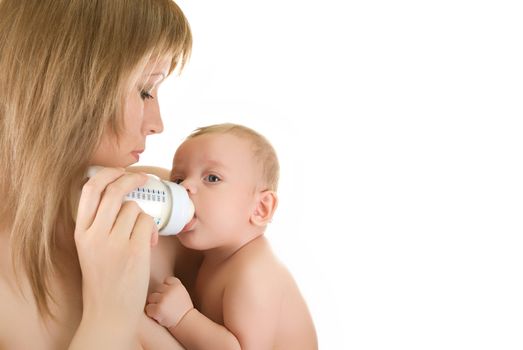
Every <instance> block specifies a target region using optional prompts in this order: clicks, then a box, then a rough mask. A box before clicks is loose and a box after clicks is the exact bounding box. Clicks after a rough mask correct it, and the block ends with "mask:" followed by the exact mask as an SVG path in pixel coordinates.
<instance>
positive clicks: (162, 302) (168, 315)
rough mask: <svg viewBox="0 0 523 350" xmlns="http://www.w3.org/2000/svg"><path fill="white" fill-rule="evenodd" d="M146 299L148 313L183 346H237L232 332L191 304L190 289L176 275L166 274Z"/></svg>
mask: <svg viewBox="0 0 523 350" xmlns="http://www.w3.org/2000/svg"><path fill="white" fill-rule="evenodd" d="M147 302H148V304H147V306H146V307H145V311H146V312H147V315H149V316H150V317H152V318H154V319H155V320H156V321H157V322H158V323H160V324H161V325H162V326H164V327H166V328H167V329H168V330H169V331H170V332H171V334H172V335H173V336H174V337H176V339H177V340H178V341H179V342H180V343H182V344H183V346H184V347H185V348H187V349H189V350H190V349H213V350H219V349H226V350H234V349H240V344H239V343H238V340H237V339H236V337H235V336H234V334H232V333H231V332H230V331H229V330H227V328H225V327H224V326H222V325H219V324H217V323H215V322H213V321H212V320H210V319H209V318H207V317H206V316H204V315H203V314H201V313H200V312H198V311H197V310H196V309H195V308H194V307H193V304H192V301H191V298H190V296H189V293H188V292H187V290H186V289H185V287H184V286H183V285H182V284H181V282H180V280H178V279H177V278H175V277H168V278H167V279H166V280H165V283H164V284H163V285H162V286H160V287H159V289H158V290H157V291H156V292H154V293H151V294H150V295H149V297H148V298H147Z"/></svg>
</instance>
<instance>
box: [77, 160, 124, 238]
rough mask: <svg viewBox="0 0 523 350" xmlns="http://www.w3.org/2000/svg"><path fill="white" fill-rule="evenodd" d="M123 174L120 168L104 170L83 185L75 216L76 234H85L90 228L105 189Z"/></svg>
mask: <svg viewBox="0 0 523 350" xmlns="http://www.w3.org/2000/svg"><path fill="white" fill-rule="evenodd" d="M124 173H125V171H124V169H122V168H104V169H102V170H100V171H99V172H98V173H97V174H96V175H94V176H93V177H91V178H90V179H89V180H88V181H87V182H86V183H85V184H84V186H83V188H82V194H81V196H80V201H79V203H78V211H77V214H76V229H77V232H85V231H87V230H88V229H89V228H90V227H91V225H92V224H93V221H94V219H95V217H96V212H97V210H98V207H99V204H100V199H101V197H102V193H103V192H104V190H105V188H106V187H107V185H108V184H110V183H112V182H114V181H116V179H118V178H119V177H121V176H122V175H123V174H124Z"/></svg>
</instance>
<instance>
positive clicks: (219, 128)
mask: <svg viewBox="0 0 523 350" xmlns="http://www.w3.org/2000/svg"><path fill="white" fill-rule="evenodd" d="M206 134H232V135H235V136H238V137H241V138H245V139H247V140H249V141H250V142H251V145H252V151H253V155H254V157H255V158H256V160H257V161H258V162H259V163H260V165H261V170H262V174H261V175H262V181H263V182H264V185H265V186H266V189H267V190H271V191H276V190H277V189H278V180H279V177H280V165H279V162H278V157H277V156H276V151H275V150H274V147H272V145H271V144H270V142H269V141H268V140H267V139H266V138H265V137H264V136H263V135H261V134H260V133H258V132H256V131H254V130H253V129H251V128H248V127H246V126H243V125H239V124H232V123H223V124H215V125H209V126H204V127H200V128H198V129H196V130H194V131H193V132H192V133H191V134H190V135H189V136H188V137H187V140H189V139H193V138H195V137H198V136H201V135H206Z"/></svg>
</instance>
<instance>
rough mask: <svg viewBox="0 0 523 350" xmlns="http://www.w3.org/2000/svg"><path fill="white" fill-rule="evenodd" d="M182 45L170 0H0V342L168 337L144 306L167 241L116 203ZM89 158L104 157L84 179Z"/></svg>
mask: <svg viewBox="0 0 523 350" xmlns="http://www.w3.org/2000/svg"><path fill="white" fill-rule="evenodd" d="M190 48H191V33H190V30H189V26H188V23H187V21H186V19H185V17H184V15H183V13H182V12H181V10H180V9H179V8H178V7H177V6H176V5H175V4H174V3H173V2H172V1H170V0H68V1H65V0H24V1H20V0H0V164H1V167H0V169H1V170H0V190H1V193H2V197H3V198H2V200H1V203H0V300H1V302H0V348H2V349H4V348H5V349H64V348H69V349H100V348H107V349H131V348H139V344H138V340H137V339H138V336H140V339H141V340H143V341H145V342H146V343H147V342H148V341H149V340H151V339H152V341H154V339H155V338H156V337H161V336H162V335H165V336H167V337H170V335H168V333H167V332H166V331H164V330H163V328H161V327H160V326H159V325H157V324H155V323H154V322H153V321H151V320H150V319H147V318H146V316H145V315H144V314H143V306H144V303H145V297H146V293H147V286H148V282H149V277H150V278H151V282H152V284H154V283H155V282H158V281H159V282H161V280H162V279H163V277H164V276H168V275H169V274H170V273H172V271H169V270H172V266H169V264H166V263H165V261H171V262H173V263H174V257H172V256H161V255H162V254H164V253H166V252H173V251H174V249H175V248H176V247H173V245H174V244H175V243H174V241H173V240H172V239H171V240H169V239H164V238H162V241H163V242H161V243H160V244H159V245H158V246H156V247H154V248H153V249H152V254H151V246H152V245H155V243H156V241H157V240H158V238H157V237H158V236H157V231H156V230H155V225H154V223H153V222H152V219H151V218H150V217H149V216H148V215H145V214H144V213H142V212H141V211H140V210H139V208H138V207H137V206H136V205H135V204H134V203H126V204H125V205H122V198H123V196H124V195H125V193H126V192H129V191H130V190H132V189H133V188H136V187H137V186H139V185H141V184H143V183H144V182H145V176H144V175H143V174H130V173H126V172H125V171H124V169H123V168H125V167H127V166H129V165H131V164H133V163H135V162H136V161H137V160H138V157H139V154H140V153H141V152H142V151H143V150H144V148H145V140H146V137H147V136H149V135H152V134H156V133H160V132H162V129H163V125H162V120H161V117H160V114H159V108H158V98H157V89H158V86H159V85H160V83H161V82H162V81H163V80H164V79H165V77H166V76H167V75H168V74H170V73H171V72H172V71H173V70H174V69H175V68H177V67H182V66H183V64H184V63H185V62H186V60H187V58H188V56H189V53H190ZM92 164H98V165H103V166H107V167H109V168H108V169H105V170H103V171H100V172H99V173H98V174H96V176H94V177H92V178H91V179H89V181H87V182H86V183H85V181H86V180H85V179H84V174H85V172H86V169H87V167H88V166H89V165H92ZM84 183H85V185H84ZM80 194H81V195H80ZM78 197H80V198H78ZM78 203H79V204H78ZM76 208H78V210H77V213H75V211H76ZM75 221H76V223H75ZM177 259H178V258H177ZM151 260H152V263H151ZM161 261H164V265H163V266H159V265H158V266H156V265H157V264H158V263H159V262H161ZM151 264H152V265H151ZM177 266H178V267H179V266H180V264H178V265H177ZM150 267H151V268H152V270H153V271H156V272H154V273H153V274H150V272H149V271H150V270H149V268H150ZM157 271H159V272H157ZM151 287H153V286H151ZM174 343H175V341H174V340H173V348H176V347H175V346H176V344H174ZM144 345H145V347H148V346H149V345H151V346H153V345H154V344H153V343H151V344H149V343H147V344H144Z"/></svg>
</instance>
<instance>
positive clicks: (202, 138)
mask: <svg viewBox="0 0 523 350" xmlns="http://www.w3.org/2000/svg"><path fill="white" fill-rule="evenodd" d="M254 155H255V154H254V150H253V147H252V142H251V141H250V140H248V139H247V138H245V137H240V136H237V135H233V134H226V133H211V134H204V135H198V136H196V137H192V138H189V139H187V140H185V141H184V142H183V143H182V144H181V145H180V147H178V149H177V151H176V153H175V156H174V161H175V162H178V164H180V165H181V164H182V163H186V162H198V163H207V164H209V165H216V166H218V165H227V164H231V163H237V162H248V161H249V160H252V159H254Z"/></svg>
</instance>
